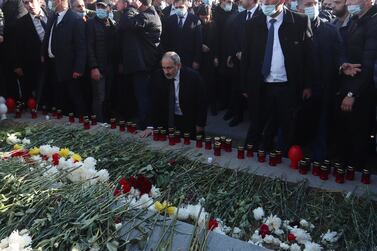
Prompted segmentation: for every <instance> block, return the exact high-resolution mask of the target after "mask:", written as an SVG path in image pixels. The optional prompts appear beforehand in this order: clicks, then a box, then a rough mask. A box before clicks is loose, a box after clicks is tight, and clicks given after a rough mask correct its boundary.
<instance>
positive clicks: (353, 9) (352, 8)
mask: <svg viewBox="0 0 377 251" xmlns="http://www.w3.org/2000/svg"><path fill="white" fill-rule="evenodd" d="M347 10H348V12H349V13H350V14H351V15H352V16H354V15H358V14H360V12H361V7H360V5H359V4H351V5H347Z"/></svg>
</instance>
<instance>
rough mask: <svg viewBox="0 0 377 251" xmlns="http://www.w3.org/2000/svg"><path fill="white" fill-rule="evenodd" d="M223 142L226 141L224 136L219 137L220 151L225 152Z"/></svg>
mask: <svg viewBox="0 0 377 251" xmlns="http://www.w3.org/2000/svg"><path fill="white" fill-rule="evenodd" d="M225 141H226V137H225V136H221V137H220V143H221V149H222V150H225V148H226V146H225Z"/></svg>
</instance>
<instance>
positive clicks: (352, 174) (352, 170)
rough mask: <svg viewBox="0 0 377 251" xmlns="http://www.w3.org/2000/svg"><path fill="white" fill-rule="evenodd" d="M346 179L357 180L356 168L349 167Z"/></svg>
mask: <svg viewBox="0 0 377 251" xmlns="http://www.w3.org/2000/svg"><path fill="white" fill-rule="evenodd" d="M346 179H347V180H354V179H355V168H354V167H353V166H348V167H347V172H346Z"/></svg>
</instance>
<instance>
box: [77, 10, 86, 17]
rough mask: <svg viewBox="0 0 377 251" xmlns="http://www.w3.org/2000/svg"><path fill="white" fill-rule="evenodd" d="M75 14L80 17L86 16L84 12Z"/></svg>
mask: <svg viewBox="0 0 377 251" xmlns="http://www.w3.org/2000/svg"><path fill="white" fill-rule="evenodd" d="M76 13H77V15H79V16H80V17H85V15H86V12H85V11H84V12H78V11H77V12H76Z"/></svg>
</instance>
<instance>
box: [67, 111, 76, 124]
mask: <svg viewBox="0 0 377 251" xmlns="http://www.w3.org/2000/svg"><path fill="white" fill-rule="evenodd" d="M68 121H69V123H75V115H74V114H73V113H72V112H70V113H69V114H68Z"/></svg>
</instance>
